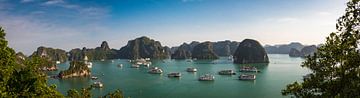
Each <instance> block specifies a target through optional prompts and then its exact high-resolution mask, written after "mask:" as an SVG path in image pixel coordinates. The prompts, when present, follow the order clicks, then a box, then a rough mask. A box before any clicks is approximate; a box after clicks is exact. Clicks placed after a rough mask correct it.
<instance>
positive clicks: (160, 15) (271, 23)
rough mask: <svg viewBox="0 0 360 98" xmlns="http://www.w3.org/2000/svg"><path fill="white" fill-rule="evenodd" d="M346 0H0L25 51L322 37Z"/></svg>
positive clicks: (12, 37) (11, 33)
mask: <svg viewBox="0 0 360 98" xmlns="http://www.w3.org/2000/svg"><path fill="white" fill-rule="evenodd" d="M345 3H346V1H343V0H331V2H326V1H324V0H301V1H297V0H287V1H284V0H266V1H252V0H107V1H97V0H94V1H81V0H0V17H1V18H0V26H2V27H3V28H4V29H5V32H6V33H7V36H6V38H7V40H8V41H9V46H10V47H12V48H14V49H15V50H16V51H17V52H20V51H21V52H24V53H25V54H31V53H32V52H33V51H35V50H36V48H37V47H39V46H45V47H53V48H60V49H64V50H67V51H68V50H70V49H73V48H82V47H88V48H95V47H97V46H100V44H101V42H102V41H107V42H108V43H109V46H110V47H111V48H115V49H119V48H121V47H122V46H125V45H126V43H127V41H128V40H132V39H135V38H137V37H141V36H148V37H150V38H152V39H154V40H157V41H160V42H161V44H162V45H164V46H169V47H172V46H178V45H181V44H182V43H184V42H186V43H189V42H191V41H200V42H203V41H213V42H214V41H223V40H232V41H239V42H240V41H242V40H243V39H246V38H250V39H255V40H258V41H259V42H260V43H261V44H262V45H266V44H269V45H274V44H288V43H290V42H300V43H302V44H305V45H312V44H316V45H317V44H320V43H323V42H324V40H325V37H326V36H328V34H329V33H330V32H333V31H335V24H336V19H337V18H338V17H340V16H341V15H342V14H343V12H344V10H345V6H346V4H345Z"/></svg>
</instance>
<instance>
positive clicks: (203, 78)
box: [84, 56, 260, 88]
mask: <svg viewBox="0 0 360 98" xmlns="http://www.w3.org/2000/svg"><path fill="white" fill-rule="evenodd" d="M229 58H230V57H229ZM84 59H85V63H86V64H87V66H88V67H89V68H91V67H92V63H91V62H88V61H87V57H86V56H85V58H84ZM129 62H131V63H132V64H131V68H140V66H141V65H142V66H145V67H147V68H149V70H148V73H150V74H162V73H163V70H162V69H161V68H159V67H156V66H154V67H150V65H151V62H150V58H146V59H137V60H129ZM117 66H118V67H123V64H118V65H117ZM186 71H187V72H197V71H198V69H196V68H194V67H188V68H186ZM240 72H242V73H246V72H260V71H259V70H258V69H257V68H256V67H254V66H241V67H240ZM218 73H219V75H235V74H236V72H235V71H234V70H231V69H226V70H221V71H219V72H218ZM181 75H182V74H181V73H180V72H171V73H168V74H167V76H168V77H181ZM238 78H239V80H255V79H256V75H255V74H241V75H240V76H239V77H238ZM91 79H92V80H97V79H98V77H96V76H92V77H91ZM198 80H199V81H214V80H215V76H214V75H212V74H209V73H208V74H204V75H201V76H200V77H199V78H198ZM91 86H93V87H96V88H102V87H104V84H103V83H102V82H100V81H97V82H94V83H93V84H92V85H91Z"/></svg>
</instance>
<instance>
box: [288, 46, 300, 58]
mask: <svg viewBox="0 0 360 98" xmlns="http://www.w3.org/2000/svg"><path fill="white" fill-rule="evenodd" d="M302 55H303V54H302V53H301V52H300V51H299V50H297V49H295V48H291V50H290V53H289V56H290V57H300V56H302Z"/></svg>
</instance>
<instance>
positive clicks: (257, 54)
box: [233, 39, 269, 64]
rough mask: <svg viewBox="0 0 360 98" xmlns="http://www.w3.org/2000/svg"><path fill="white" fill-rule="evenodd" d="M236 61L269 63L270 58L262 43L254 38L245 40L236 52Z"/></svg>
mask: <svg viewBox="0 0 360 98" xmlns="http://www.w3.org/2000/svg"><path fill="white" fill-rule="evenodd" d="M233 58H234V63H237V64H247V63H269V58H268V56H267V53H266V51H265V49H264V48H263V47H262V46H261V44H260V43H259V42H258V41H256V40H253V39H245V40H243V41H242V42H241V43H240V44H239V46H238V48H237V49H236V51H235V53H234V57H233Z"/></svg>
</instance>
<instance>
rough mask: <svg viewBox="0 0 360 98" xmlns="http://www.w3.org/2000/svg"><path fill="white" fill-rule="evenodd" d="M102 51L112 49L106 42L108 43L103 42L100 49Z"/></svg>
mask: <svg viewBox="0 0 360 98" xmlns="http://www.w3.org/2000/svg"><path fill="white" fill-rule="evenodd" d="M100 48H101V49H103V50H110V47H109V45H108V43H107V42H106V41H103V42H102V43H101V47H100Z"/></svg>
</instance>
